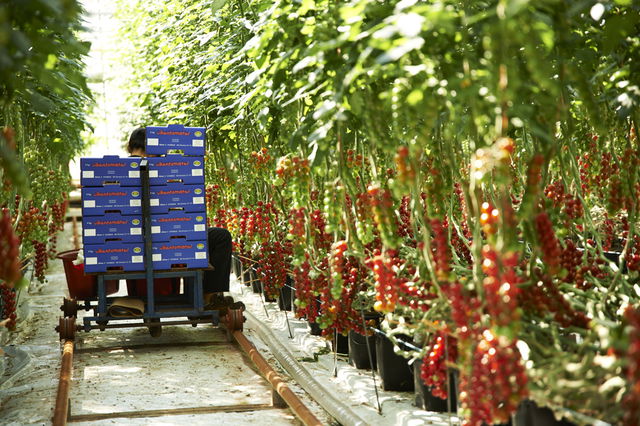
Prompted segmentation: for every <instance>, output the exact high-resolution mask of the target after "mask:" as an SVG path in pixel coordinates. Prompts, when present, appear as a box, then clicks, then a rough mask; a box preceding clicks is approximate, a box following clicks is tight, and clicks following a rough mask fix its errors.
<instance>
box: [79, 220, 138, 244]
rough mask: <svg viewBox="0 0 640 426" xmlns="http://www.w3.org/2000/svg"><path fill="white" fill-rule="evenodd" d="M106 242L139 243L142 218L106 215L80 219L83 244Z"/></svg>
mask: <svg viewBox="0 0 640 426" xmlns="http://www.w3.org/2000/svg"><path fill="white" fill-rule="evenodd" d="M108 241H122V242H129V243H141V242H142V241H143V239H142V216H141V215H128V216H127V215H122V214H120V213H107V214H105V215H103V216H83V217H82V242H83V244H102V243H106V242H108Z"/></svg>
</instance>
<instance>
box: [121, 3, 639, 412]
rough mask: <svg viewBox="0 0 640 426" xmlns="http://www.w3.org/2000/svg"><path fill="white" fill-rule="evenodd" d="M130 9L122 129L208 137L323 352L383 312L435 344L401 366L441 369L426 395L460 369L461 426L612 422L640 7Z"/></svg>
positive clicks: (225, 200) (629, 229) (630, 261)
mask: <svg viewBox="0 0 640 426" xmlns="http://www.w3.org/2000/svg"><path fill="white" fill-rule="evenodd" d="M134 3H135V4H134V5H133V7H127V8H124V7H122V8H121V12H120V13H121V14H122V15H123V16H126V17H127V25H126V26H125V28H124V29H123V35H124V36H125V37H128V38H129V40H131V42H132V45H133V49H134V50H133V51H129V52H127V57H128V58H133V61H132V62H131V76H132V79H131V81H132V84H131V87H132V90H131V93H132V95H131V99H130V102H131V103H132V105H135V108H134V115H135V120H136V121H138V120H139V121H154V122H174V121H183V122H186V123H188V122H191V123H204V124H206V125H207V127H208V134H209V136H210V137H209V142H208V151H209V156H210V157H211V159H212V161H209V164H210V166H211V167H210V169H209V170H208V171H207V176H206V178H207V180H208V182H209V183H210V184H211V185H218V186H219V187H220V188H222V187H224V191H219V192H218V193H217V194H219V195H220V198H219V205H220V206H222V207H221V208H220V209H219V210H220V211H222V213H218V212H216V213H215V214H216V215H218V216H220V217H222V216H224V217H227V218H231V219H227V224H228V226H229V228H230V229H231V230H232V231H233V233H234V235H235V237H236V239H237V241H238V242H239V243H240V246H241V247H242V249H243V250H245V251H246V252H247V255H249V256H251V257H254V258H256V259H257V260H260V258H261V257H264V258H270V257H271V258H274V253H275V252H278V251H279V250H281V248H277V246H276V242H278V243H282V241H284V239H285V238H286V239H287V240H288V241H289V242H290V243H291V252H290V253H291V254H290V258H289V257H287V261H286V263H287V264H286V265H280V266H278V272H277V273H275V272H273V271H272V270H271V269H270V268H272V267H273V265H274V263H276V262H275V261H268V264H266V265H264V266H263V270H264V271H267V270H268V271H269V274H270V275H269V276H270V277H276V276H280V277H281V276H282V275H281V273H282V270H283V269H285V270H287V271H288V272H289V273H291V274H292V275H293V276H294V278H295V283H296V287H297V290H298V295H299V299H298V304H299V307H300V310H299V311H298V312H299V313H300V315H304V316H306V317H307V318H308V319H310V320H313V321H316V322H318V323H319V324H320V325H321V326H322V327H323V328H324V329H325V332H326V333H328V334H331V333H330V331H332V330H334V329H336V330H338V331H345V330H346V329H348V328H355V327H356V326H355V325H354V324H355V322H354V317H355V313H357V312H358V310H360V309H361V308H362V309H376V310H378V311H379V312H381V313H385V315H386V321H385V323H386V324H388V325H396V324H403V327H404V328H405V329H406V330H403V331H405V332H407V333H409V334H414V335H415V336H420V335H423V336H427V337H428V339H427V340H426V341H427V342H429V343H428V344H427V347H425V348H424V349H422V351H421V352H420V353H415V354H413V356H415V357H418V356H420V357H424V356H425V355H429V356H431V355H430V354H434V359H435V361H434V362H437V363H438V364H437V365H435V366H432V367H429V366H428V365H427V366H426V367H424V368H425V369H426V372H425V374H424V375H425V380H427V381H428V382H430V383H432V384H433V385H436V386H437V385H438V384H441V383H442V377H444V375H445V374H446V373H445V372H444V368H445V367H456V368H457V369H459V371H460V377H461V392H462V397H461V402H462V408H463V413H462V414H463V416H464V417H465V418H467V419H468V422H469V424H482V423H483V422H484V423H491V422H500V421H504V420H505V419H506V418H507V417H508V416H509V414H510V413H511V412H513V410H515V408H516V407H517V404H518V403H519V402H520V401H521V400H522V399H523V398H531V399H534V400H535V401H537V402H539V403H540V404H542V405H549V406H551V408H553V409H556V410H558V411H560V410H562V408H569V409H572V410H575V411H579V412H581V413H583V414H586V415H591V416H597V417H600V418H602V419H606V420H608V421H611V422H614V423H615V422H619V421H622V420H621V419H622V418H623V412H622V410H621V409H620V408H619V407H620V402H621V401H622V399H624V400H625V401H629V402H628V404H633V403H635V402H634V401H635V400H634V399H633V397H632V396H630V395H632V394H633V386H635V385H634V383H635V381H636V379H637V377H636V376H637V375H635V373H634V372H635V371H636V370H637V359H636V358H637V357H635V355H633V356H630V357H627V356H625V355H622V353H623V352H619V353H620V355H615V354H616V353H618V352H616V351H615V350H614V349H612V348H614V347H618V346H619V345H620V344H624V343H625V342H627V341H628V340H629V339H634V338H635V337H634V336H635V335H634V334H633V333H634V332H633V331H632V330H633V329H632V328H629V327H626V328H625V327H624V326H623V325H624V324H625V321H631V322H633V321H635V316H634V314H633V312H637V310H638V309H639V306H640V305H639V304H640V296H639V293H638V290H637V289H638V285H639V279H640V276H639V275H638V273H639V271H638V265H640V257H639V256H640V243H639V242H638V241H640V240H639V237H638V224H637V214H638V199H640V185H639V183H640V176H638V173H639V172H638V170H640V168H639V167H638V165H639V164H640V163H639V161H640V144H639V142H638V138H637V133H636V131H637V127H638V122H639V113H638V111H639V110H638V100H639V99H640V95H639V94H638V87H640V81H639V79H640V69H639V68H638V67H640V61H638V60H637V58H638V57H640V39H639V38H638V34H639V33H640V28H639V26H638V22H640V8H639V7H638V6H637V5H635V4H633V3H632V2H629V1H622V0H616V1H611V2H606V3H605V2H602V3H600V2H596V1H584V2H570V1H564V0H561V1H554V2H530V1H518V2H511V1H503V0H491V1H477V2H463V1H453V0H447V1H444V2H432V1H423V2H417V1H396V0H393V1H384V2H381V1H377V0H351V1H343V2H331V1H328V0H304V1H299V2H294V1H291V0H277V1H266V0H240V1H233V2H232V1H224V0H218V1H213V2H205V1H199V0H189V1H177V0H174V1H167V2H164V3H162V4H161V5H160V4H158V5H153V4H152V5H149V4H147V3H146V2H142V1H138V2H134ZM132 52H135V54H133V53H132ZM135 88H139V89H138V91H136V89H135ZM140 90H142V91H143V92H142V93H140ZM221 175H224V176H226V177H230V178H229V180H226V179H222V178H221ZM259 202H260V203H263V204H269V205H271V206H272V210H270V213H269V218H268V219H266V220H265V219H264V218H262V215H263V212H261V213H259V214H257V213H256V212H257V206H258V203H259ZM258 216H260V218H258ZM256 222H257V223H259V224H260V225H259V226H258V227H257V228H256ZM263 223H268V224H269V231H268V232H263V233H261V232H259V231H257V229H262V226H263V225H262V224H263ZM613 252H615V253H613ZM278 263H280V262H278ZM269 280H271V278H269ZM280 281H281V279H280ZM274 282H275V281H274ZM278 285H280V284H278ZM341 302H344V303H341ZM624 312H630V313H628V314H627V316H626V318H627V320H625V319H624V318H623V316H624ZM634 324H635V323H634ZM445 338H446V339H445ZM443 340H448V341H450V342H454V341H455V347H456V349H455V350H456V354H457V356H456V357H444V358H443V356H442V347H443V346H442V345H443V343H442V341H443ZM436 346H437V347H436ZM425 363H426V362H425ZM621 371H625V372H628V374H627V375H626V376H624V375H623V374H622V373H621ZM623 376H624V377H623ZM550 377H562V378H563V380H553V381H551V380H550V379H549V378H550ZM625 377H626V379H625ZM474 383H480V384H481V385H482V386H481V387H474ZM567 383H572V384H574V385H575V386H579V387H580V389H581V393H580V395H575V393H573V392H572V390H571V388H570V387H569V386H567V385H566V384H567ZM481 389H482V390H481ZM488 393H492V394H493V395H495V398H494V399H492V400H488V399H487V398H486V394H488ZM636 413H637V412H636ZM634 416H636V417H633V420H632V421H631V420H627V421H631V423H633V421H636V422H637V421H638V418H637V414H634ZM630 418H631V417H630ZM576 421H580V420H579V418H577V419H576ZM631 423H630V424H631Z"/></svg>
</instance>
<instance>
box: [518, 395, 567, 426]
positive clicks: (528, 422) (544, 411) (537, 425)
mask: <svg viewBox="0 0 640 426" xmlns="http://www.w3.org/2000/svg"><path fill="white" fill-rule="evenodd" d="M515 420H516V424H517V425H518V426H575V423H572V422H570V421H568V420H565V419H562V420H556V418H555V417H554V415H553V412H552V411H551V410H550V409H548V408H546V407H538V405H536V403H535V402H533V401H529V400H525V401H522V402H521V403H520V405H519V406H518V411H517V412H516V418H515Z"/></svg>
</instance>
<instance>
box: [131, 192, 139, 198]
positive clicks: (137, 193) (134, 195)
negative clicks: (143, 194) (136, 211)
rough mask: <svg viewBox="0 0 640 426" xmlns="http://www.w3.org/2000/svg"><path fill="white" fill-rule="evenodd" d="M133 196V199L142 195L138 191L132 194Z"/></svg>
mask: <svg viewBox="0 0 640 426" xmlns="http://www.w3.org/2000/svg"><path fill="white" fill-rule="evenodd" d="M131 196H132V197H139V196H140V193H139V192H138V191H133V192H132V193H131Z"/></svg>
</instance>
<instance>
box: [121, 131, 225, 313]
mask: <svg viewBox="0 0 640 426" xmlns="http://www.w3.org/2000/svg"><path fill="white" fill-rule="evenodd" d="M146 141H147V132H146V129H145V128H144V127H139V128H137V129H135V130H134V131H133V132H132V133H131V135H130V136H129V142H128V143H127V151H128V152H129V155H130V156H132V157H144V156H145V155H146ZM207 243H208V246H209V247H208V249H209V263H210V264H211V266H212V269H205V271H204V278H203V283H202V291H203V292H204V301H205V304H208V305H210V304H216V302H219V301H220V299H222V294H223V293H224V292H228V291H229V275H230V274H231V251H232V238H231V233H230V232H229V231H228V230H226V229H224V228H217V227H210V228H208V229H207Z"/></svg>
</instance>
